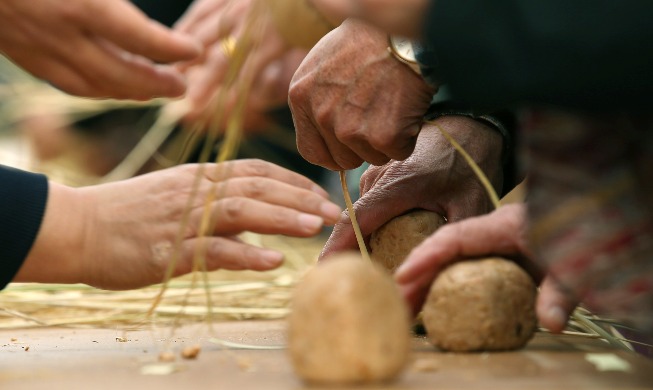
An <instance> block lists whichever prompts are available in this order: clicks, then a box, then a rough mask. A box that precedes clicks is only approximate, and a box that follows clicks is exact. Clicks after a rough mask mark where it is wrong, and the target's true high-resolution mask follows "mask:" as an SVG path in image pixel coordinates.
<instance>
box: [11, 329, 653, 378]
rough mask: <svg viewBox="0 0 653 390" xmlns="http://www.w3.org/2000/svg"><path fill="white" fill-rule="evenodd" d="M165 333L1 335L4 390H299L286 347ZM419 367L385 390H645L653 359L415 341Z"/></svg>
mask: <svg viewBox="0 0 653 390" xmlns="http://www.w3.org/2000/svg"><path fill="white" fill-rule="evenodd" d="M214 335H215V336H216V337H220V338H222V339H225V340H231V341H235V342H239V343H247V344H254V345H283V344H284V343H285V335H284V323H283V322H281V321H249V322H226V323H220V324H215V325H214ZM170 336H171V334H170V331H169V330H167V329H155V330H152V329H150V330H139V331H131V332H126V333H125V332H124V331H122V330H102V329H33V330H20V331H2V332H0V389H12V390H18V389H30V390H33V389H47V390H56V389H66V390H68V389H119V390H125V389H159V390H165V389H175V390H180V389H236V390H249V389H266V390H267V389H302V388H304V387H305V386H304V384H303V383H302V382H301V381H300V380H298V379H297V378H296V377H295V375H294V374H293V371H292V367H291V366H290V363H289V360H288V359H287V357H286V354H285V351H284V350H234V349H225V348H223V347H221V346H219V345H216V344H214V343H211V342H209V338H210V336H209V331H208V329H207V327H206V326H205V325H192V326H185V327H182V328H181V329H178V330H177V331H176V332H175V334H174V335H173V336H172V337H170ZM198 343H199V344H201V345H202V351H201V353H200V355H199V357H198V358H197V359H196V360H182V359H179V358H178V360H177V362H176V363H175V364H176V367H177V368H178V370H179V371H177V372H174V373H172V374H169V375H144V374H143V373H142V370H143V367H148V368H151V367H152V364H153V363H154V366H155V367H159V366H156V363H157V357H158V354H159V352H161V351H163V350H165V349H166V346H171V347H172V349H174V350H176V351H177V352H178V351H179V350H180V349H181V348H183V347H184V346H189V345H193V344H198ZM413 350H414V353H413V361H412V362H411V364H410V365H409V367H408V369H407V370H406V372H405V374H404V375H403V376H402V377H401V378H400V379H399V380H398V381H397V382H395V383H393V384H389V385H386V386H378V385H377V386H372V387H368V388H387V389H439V390H445V389H645V388H653V360H648V359H645V358H643V357H639V356H637V355H634V354H630V353H627V352H617V351H615V350H612V349H610V348H609V347H608V346H607V345H606V344H604V343H602V342H600V341H598V340H590V339H579V338H575V337H574V338H572V337H568V336H563V337H561V336H551V335H547V334H538V335H537V336H536V338H535V339H534V340H533V341H532V342H531V343H530V344H529V345H528V347H527V348H526V349H524V350H522V351H517V352H504V353H491V354H490V353H476V354H450V353H440V352H436V351H435V350H434V349H433V348H432V347H430V346H429V345H428V343H427V342H426V341H425V340H424V339H421V338H415V340H414V347H413ZM587 353H607V354H611V353H614V354H616V355H618V356H619V357H621V358H622V359H624V360H626V361H627V362H628V363H629V365H630V372H623V371H607V372H605V371H598V370H597V368H596V367H595V366H594V365H593V364H591V363H589V362H588V361H587V360H586V355H587Z"/></svg>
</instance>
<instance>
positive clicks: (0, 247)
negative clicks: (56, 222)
mask: <svg viewBox="0 0 653 390" xmlns="http://www.w3.org/2000/svg"><path fill="white" fill-rule="evenodd" d="M47 197H48V180H47V178H46V177H45V176H43V175H38V174H34V173H29V172H23V171H19V170H17V169H12V168H8V167H3V166H0V289H3V288H5V287H6V286H7V284H8V283H9V282H10V281H11V280H12V279H13V277H14V276H15V275H16V273H17V272H18V270H19V269H20V266H21V265H22V264H23V261H24V260H25V258H26V257H27V254H28V253H29V251H30V249H31V248H32V244H33V243H34V240H35V239H36V235H37V233H38V231H39V228H40V227H41V220H42V219H43V214H44V213H45V205H46V201H47Z"/></svg>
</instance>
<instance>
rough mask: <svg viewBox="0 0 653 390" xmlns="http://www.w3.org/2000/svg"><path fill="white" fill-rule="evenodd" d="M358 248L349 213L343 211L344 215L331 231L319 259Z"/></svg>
mask: <svg viewBox="0 0 653 390" xmlns="http://www.w3.org/2000/svg"><path fill="white" fill-rule="evenodd" d="M358 249H359V248H358V242H357V241H356V234H355V233H354V229H353V228H352V225H351V220H350V219H349V214H348V213H347V212H346V211H345V212H343V217H342V218H341V219H340V221H339V222H338V223H337V224H336V225H335V226H334V228H333V232H331V235H330V236H329V239H328V240H327V242H326V244H325V245H324V248H322V251H321V252H320V256H319V257H318V261H322V260H324V259H327V258H329V257H330V256H332V255H334V254H335V253H339V252H343V251H347V250H358Z"/></svg>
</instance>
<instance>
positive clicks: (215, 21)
mask: <svg viewBox="0 0 653 390" xmlns="http://www.w3.org/2000/svg"><path fill="white" fill-rule="evenodd" d="M249 8H250V3H249V2H248V1H235V2H230V3H229V4H227V5H225V6H224V7H223V9H221V10H217V11H215V12H216V14H215V15H213V16H212V17H210V18H206V19H205V20H204V21H203V22H202V23H198V24H197V25H196V26H195V28H194V29H193V35H192V36H193V38H196V39H198V40H199V41H200V42H202V43H203V44H204V45H205V46H209V45H212V44H215V43H216V42H218V41H220V40H221V39H223V38H225V37H227V36H228V35H229V34H232V33H233V31H234V30H235V29H236V26H239V25H242V24H244V23H245V22H246V20H245V19H246V18H247V11H248V10H249Z"/></svg>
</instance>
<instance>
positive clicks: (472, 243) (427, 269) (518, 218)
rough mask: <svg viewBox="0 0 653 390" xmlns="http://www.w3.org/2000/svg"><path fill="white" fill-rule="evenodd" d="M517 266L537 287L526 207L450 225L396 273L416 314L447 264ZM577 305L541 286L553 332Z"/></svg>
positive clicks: (543, 318)
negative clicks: (493, 260) (482, 260)
mask: <svg viewBox="0 0 653 390" xmlns="http://www.w3.org/2000/svg"><path fill="white" fill-rule="evenodd" d="M494 255H498V256H503V257H506V258H510V259H513V260H515V261H517V262H518V263H519V264H520V265H521V266H522V267H523V268H524V269H526V271H528V272H529V273H530V274H531V276H533V277H534V279H535V280H536V281H540V280H541V278H542V271H541V270H540V269H539V268H537V267H536V266H535V265H534V263H533V262H532V261H531V260H530V259H532V254H531V251H530V250H529V248H528V246H527V242H526V210H525V205H523V204H513V205H507V206H503V207H501V208H499V209H498V210H496V211H494V212H492V213H491V214H488V215H484V216H481V217H474V218H469V219H466V220H464V221H460V222H457V223H452V224H450V225H445V226H444V227H442V228H440V229H439V230H438V231H436V232H435V233H434V234H433V235H432V236H431V237H429V238H427V239H426V240H425V241H424V242H423V243H422V244H421V245H419V246H418V247H417V248H415V249H413V251H412V252H411V254H410V255H409V256H408V258H407V259H406V262H404V264H403V265H401V266H400V267H399V268H398V269H397V272H396V273H395V280H396V281H397V282H398V283H399V286H400V289H401V291H402V294H403V295H404V297H405V298H406V300H407V301H408V303H409V305H410V306H411V307H412V308H413V312H414V313H417V312H418V311H419V309H420V308H421V306H422V304H423V303H424V299H425V298H426V295H427V294H428V292H429V289H430V287H431V283H432V282H433V280H434V279H435V277H436V276H437V274H438V273H439V272H440V271H441V270H442V269H443V268H444V267H445V266H446V265H448V264H450V263H452V262H455V261H459V260H467V259H473V258H476V257H486V256H494ZM577 304H578V300H574V299H572V298H570V297H569V296H568V295H567V294H565V292H564V290H562V289H561V288H559V287H558V284H557V283H555V282H554V281H553V279H551V278H550V277H546V278H544V280H543V281H542V283H541V285H540V293H539V295H538V298H537V305H536V311H537V316H538V318H539V321H540V324H541V325H542V326H544V327H545V328H548V329H549V330H551V331H554V332H560V331H562V330H563V329H564V327H565V325H566V323H567V319H568V318H569V315H570V314H571V312H572V311H573V310H574V308H575V307H576V305H577Z"/></svg>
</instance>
